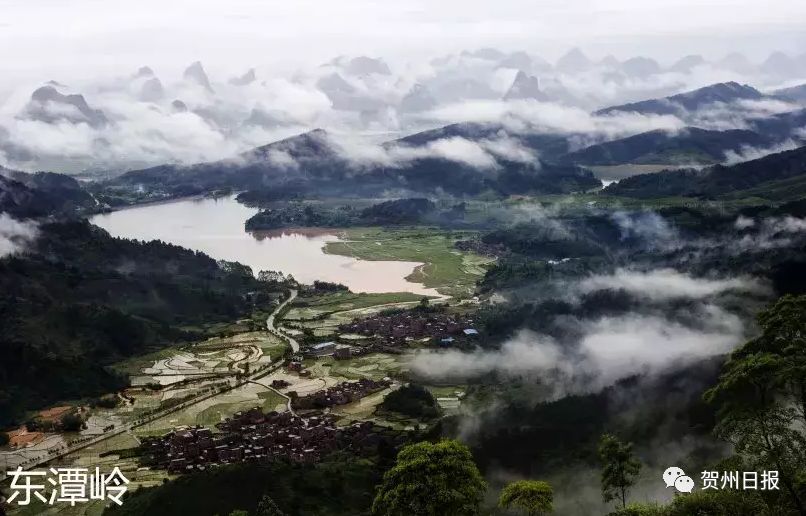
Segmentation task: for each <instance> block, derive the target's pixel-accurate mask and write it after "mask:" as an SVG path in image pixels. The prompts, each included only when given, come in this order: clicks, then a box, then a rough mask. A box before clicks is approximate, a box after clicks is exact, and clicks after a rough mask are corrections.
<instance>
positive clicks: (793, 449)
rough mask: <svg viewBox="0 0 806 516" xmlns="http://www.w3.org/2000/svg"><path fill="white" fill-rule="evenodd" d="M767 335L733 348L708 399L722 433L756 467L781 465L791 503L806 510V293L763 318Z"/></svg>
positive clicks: (783, 484)
mask: <svg viewBox="0 0 806 516" xmlns="http://www.w3.org/2000/svg"><path fill="white" fill-rule="evenodd" d="M758 324H759V327H760V328H761V335H760V336H758V337H757V338H755V339H753V340H751V341H749V342H747V343H745V344H744V345H743V346H742V347H740V348H739V349H737V350H736V351H734V352H733V354H732V355H731V357H730V359H729V360H728V361H727V362H726V363H725V365H724V367H723V370H722V373H721V375H720V377H719V382H718V383H717V385H716V386H714V387H713V388H712V389H709V390H708V391H707V392H706V393H705V399H706V401H708V402H711V403H714V404H716V405H717V406H718V407H719V411H718V423H717V426H716V433H717V435H718V436H719V437H720V438H722V439H724V440H726V441H728V442H730V443H731V444H733V446H734V448H735V450H736V453H737V454H738V455H739V456H740V457H741V458H742V459H743V460H744V461H745V462H746V463H747V465H748V466H749V467H751V468H756V469H760V470H777V471H778V475H779V478H780V484H781V487H782V488H783V489H784V490H785V492H786V493H787V495H788V497H789V500H790V506H791V507H793V508H794V509H795V510H796V511H797V512H798V513H799V514H801V515H806V503H805V502H804V500H806V497H804V485H803V480H802V479H803V478H804V473H806V430H805V429H806V426H804V425H806V296H798V297H795V296H784V297H782V298H781V299H779V300H778V301H777V302H776V303H775V304H774V305H773V306H772V307H770V308H769V309H767V310H765V311H764V312H762V313H761V314H759V317H758Z"/></svg>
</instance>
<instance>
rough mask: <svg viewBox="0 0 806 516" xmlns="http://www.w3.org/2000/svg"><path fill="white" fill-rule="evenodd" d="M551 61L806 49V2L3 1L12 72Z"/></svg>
mask: <svg viewBox="0 0 806 516" xmlns="http://www.w3.org/2000/svg"><path fill="white" fill-rule="evenodd" d="M483 46H495V47H498V48H502V49H504V50H517V49H522V50H526V51H529V52H532V53H535V54H539V55H542V56H544V57H546V58H547V59H549V60H553V59H556V57H557V56H558V55H560V54H561V53H563V52H565V51H566V50H568V48H570V47H572V46H580V47H581V48H582V49H583V50H584V51H586V52H587V53H588V54H590V55H591V56H592V57H603V56H604V55H605V54H608V53H613V54H615V55H616V56H617V57H621V58H624V57H629V56H632V55H636V54H644V55H650V56H652V57H656V58H658V59H660V60H662V61H669V60H672V59H673V58H676V57H679V56H681V55H685V54H687V53H694V52H697V53H702V54H704V55H706V57H719V56H721V55H724V54H725V53H727V52H729V51H733V50H738V51H741V52H744V53H746V54H748V55H749V56H750V57H751V58H754V59H757V60H758V59H761V58H763V57H764V56H766V55H767V54H768V53H769V52H770V51H771V50H776V49H780V50H784V51H787V52H790V53H803V52H806V1H804V0H766V1H759V0H283V1H277V0H138V1H136V2H124V1H118V0H0V70H1V71H3V72H4V73H6V74H11V75H12V76H13V75H31V76H34V75H41V74H42V73H43V72H45V71H46V72H47V73H49V74H52V77H53V78H60V77H63V76H64V75H65V74H69V75H74V74H84V73H92V72H93V71H98V72H104V71H113V70H115V71H118V70H119V71H128V70H130V69H131V68H132V67H135V66H139V65H142V64H148V65H151V66H153V67H155V68H157V71H158V73H165V72H167V73H173V72H175V71H177V70H179V69H180V67H183V66H184V65H186V64H187V63H188V62H190V61H193V60H196V59H200V60H202V61H203V62H204V63H205V65H206V66H207V67H208V69H211V70H213V71H216V70H221V71H234V70H236V69H238V68H243V67H246V66H258V67H277V68H280V67H284V68H293V67H294V66H296V65H298V64H299V65H307V64H311V63H317V62H321V61H324V60H327V59H329V58H331V57H333V56H335V55H338V54H352V55H354V54H366V55H370V56H384V57H388V58H390V59H391V60H393V61H394V60H396V59H397V60H404V59H406V58H409V57H412V58H414V57H422V56H423V55H429V56H433V55H439V54H442V53H446V52H455V51H458V50H461V49H468V48H469V49H473V48H479V47H483Z"/></svg>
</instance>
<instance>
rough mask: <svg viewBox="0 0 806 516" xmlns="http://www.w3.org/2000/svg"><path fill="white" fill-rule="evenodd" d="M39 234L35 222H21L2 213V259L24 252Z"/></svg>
mask: <svg viewBox="0 0 806 516" xmlns="http://www.w3.org/2000/svg"><path fill="white" fill-rule="evenodd" d="M37 233H38V230H37V227H36V224H34V223H33V222H27V221H19V220H16V219H14V218H12V217H11V216H10V215H8V214H7V213H0V258H4V257H6V256H8V255H11V254H15V253H18V252H20V251H22V250H23V249H24V248H25V247H26V246H27V245H28V244H30V243H31V242H33V240H34V239H35V238H36V236H37Z"/></svg>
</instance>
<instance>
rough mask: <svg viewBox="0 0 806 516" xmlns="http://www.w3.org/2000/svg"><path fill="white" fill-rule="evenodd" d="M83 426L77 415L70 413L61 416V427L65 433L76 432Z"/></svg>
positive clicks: (82, 421)
mask: <svg viewBox="0 0 806 516" xmlns="http://www.w3.org/2000/svg"><path fill="white" fill-rule="evenodd" d="M83 425H84V420H83V419H81V416H79V415H78V414H75V413H70V414H65V415H64V416H62V419H61V426H62V430H64V431H65V432H78V431H79V430H81V428H82V426H83Z"/></svg>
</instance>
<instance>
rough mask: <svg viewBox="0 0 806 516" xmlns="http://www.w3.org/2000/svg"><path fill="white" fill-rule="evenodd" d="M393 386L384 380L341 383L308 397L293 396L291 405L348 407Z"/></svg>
mask: <svg viewBox="0 0 806 516" xmlns="http://www.w3.org/2000/svg"><path fill="white" fill-rule="evenodd" d="M390 385H392V380H391V379H389V378H384V379H383V380H380V381H375V380H371V379H369V378H362V379H360V380H358V381H355V382H341V383H340V384H338V385H334V386H333V387H328V388H327V389H324V390H321V391H316V392H314V393H311V394H308V395H307V396H299V397H297V396H291V405H292V406H293V407H294V408H295V409H302V410H305V409H323V408H328V407H332V406H334V405H346V404H347V403H352V402H353V401H358V400H360V399H361V398H363V397H365V396H369V395H370V394H373V393H375V392H378V391H381V390H383V389H386V388H388V387H389V386H390Z"/></svg>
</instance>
